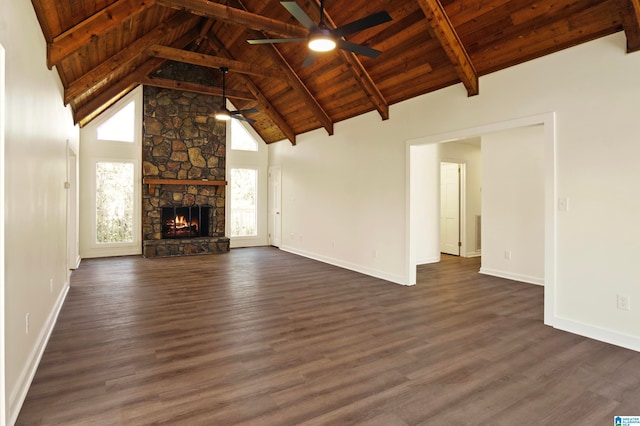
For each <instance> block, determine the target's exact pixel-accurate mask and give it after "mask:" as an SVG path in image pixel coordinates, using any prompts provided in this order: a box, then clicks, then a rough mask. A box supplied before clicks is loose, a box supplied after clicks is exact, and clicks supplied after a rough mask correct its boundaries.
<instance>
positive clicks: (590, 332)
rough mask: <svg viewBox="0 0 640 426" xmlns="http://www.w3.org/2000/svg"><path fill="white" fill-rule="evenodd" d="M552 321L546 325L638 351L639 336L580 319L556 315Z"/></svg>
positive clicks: (639, 349)
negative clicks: (594, 324)
mask: <svg viewBox="0 0 640 426" xmlns="http://www.w3.org/2000/svg"><path fill="white" fill-rule="evenodd" d="M552 321H553V323H552V324H547V325H550V326H552V327H553V328H557V329H559V330H563V331H567V332H569V333H573V334H577V335H579V336H584V337H588V338H590V339H594V340H599V341H601V342H605V343H609V344H612V345H616V346H620V347H622V348H626V349H631V350H632V351H636V352H640V338H638V337H635V336H629V335H627V334H623V333H619V332H617V331H613V330H609V329H606V328H602V327H596V326H593V325H590V324H585V323H582V322H580V321H573V320H570V319H567V318H562V317H558V316H555V317H553V319H552Z"/></svg>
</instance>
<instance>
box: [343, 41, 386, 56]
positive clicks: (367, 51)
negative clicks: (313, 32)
mask: <svg viewBox="0 0 640 426" xmlns="http://www.w3.org/2000/svg"><path fill="white" fill-rule="evenodd" d="M338 47H339V48H340V49H343V50H348V51H349V52H353V53H356V54H358V55H362V56H367V57H369V58H375V57H377V56H378V55H379V54H381V53H382V52H381V51H379V50H376V49H372V48H370V47H367V46H363V45H361V44H355V43H351V42H348V41H345V40H342V39H338Z"/></svg>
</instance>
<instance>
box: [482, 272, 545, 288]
mask: <svg viewBox="0 0 640 426" xmlns="http://www.w3.org/2000/svg"><path fill="white" fill-rule="evenodd" d="M480 273H481V274H484V275H491V276H493V277H498V278H506V279H508V280H513V281H520V282H523V283H528V284H536V285H544V278H539V277H532V276H529V275H522V274H515V273H513V272H507V271H498V270H497V269H489V268H480Z"/></svg>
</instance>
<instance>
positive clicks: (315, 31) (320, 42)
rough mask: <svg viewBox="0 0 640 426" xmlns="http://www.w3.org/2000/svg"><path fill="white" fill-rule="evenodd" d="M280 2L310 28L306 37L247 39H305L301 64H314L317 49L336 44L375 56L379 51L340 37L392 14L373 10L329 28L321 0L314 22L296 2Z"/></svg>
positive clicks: (290, 40) (329, 48)
mask: <svg viewBox="0 0 640 426" xmlns="http://www.w3.org/2000/svg"><path fill="white" fill-rule="evenodd" d="M280 4H281V5H282V6H283V7H284V8H285V9H287V11H288V12H289V13H290V14H291V15H293V17H294V18H296V19H297V20H298V22H300V23H301V24H302V26H304V27H305V28H306V29H307V30H308V31H309V35H308V36H307V37H306V38H269V39H258V40H247V42H248V43H249V44H274V43H291V42H300V41H307V42H308V45H309V49H310V50H309V54H308V55H307V57H306V59H305V60H304V62H303V63H302V66H303V67H308V66H310V65H313V63H314V62H315V60H316V57H317V56H318V53H320V52H328V51H330V50H333V49H334V48H336V47H338V48H340V49H343V50H347V51H349V52H353V53H356V54H358V55H363V56H367V57H369V58H375V57H377V56H378V55H379V54H380V53H382V52H381V51H379V50H376V49H372V48H370V47H367V46H363V45H361V44H356V43H351V42H348V41H346V40H345V39H344V38H343V37H344V36H347V35H350V34H353V33H357V32H359V31H363V30H366V29H367V28H371V27H375V26H376V25H380V24H384V23H385V22H389V21H391V16H389V14H388V13H387V12H385V11H383V12H378V13H374V14H373V15H369V16H367V17H365V18H362V19H358V20H356V21H353V22H350V23H348V24H345V25H342V26H340V27H338V28H334V29H330V28H329V27H327V25H326V24H325V22H324V0H321V1H320V22H318V24H317V25H316V24H315V22H313V20H312V19H311V18H310V17H309V15H307V14H306V13H305V11H304V10H302V8H301V7H300V6H298V4H297V3H296V2H294V1H282V2H280Z"/></svg>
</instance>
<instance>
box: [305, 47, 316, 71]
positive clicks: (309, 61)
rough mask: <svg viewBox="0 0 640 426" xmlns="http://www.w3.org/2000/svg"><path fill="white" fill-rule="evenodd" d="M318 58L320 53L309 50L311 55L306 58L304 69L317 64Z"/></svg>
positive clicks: (308, 54)
mask: <svg viewBox="0 0 640 426" xmlns="http://www.w3.org/2000/svg"><path fill="white" fill-rule="evenodd" d="M317 57H318V52H315V51H313V50H311V49H309V53H307V57H306V58H304V62H303V63H302V67H303V68H304V67H310V66H311V65H313V64H314V63H315V62H316V58H317Z"/></svg>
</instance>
